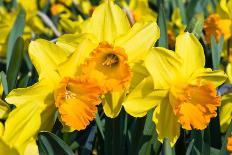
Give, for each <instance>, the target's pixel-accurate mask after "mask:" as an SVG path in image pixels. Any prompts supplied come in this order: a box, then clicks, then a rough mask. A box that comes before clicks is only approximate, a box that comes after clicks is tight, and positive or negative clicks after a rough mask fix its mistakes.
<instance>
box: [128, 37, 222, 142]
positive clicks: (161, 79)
mask: <svg viewBox="0 0 232 155" xmlns="http://www.w3.org/2000/svg"><path fill="white" fill-rule="evenodd" d="M175 47H176V50H175V52H173V51H170V50H167V49H165V48H159V47H158V48H154V49H152V50H151V51H150V53H149V54H148V55H147V57H146V59H145V66H146V68H147V69H148V71H149V73H150V74H151V76H152V79H153V83H154V85H153V88H150V89H153V92H154V93H155V97H153V98H154V102H155V103H153V105H152V104H144V105H143V106H146V107H147V109H148V110H149V109H151V108H153V107H155V106H157V107H156V109H155V111H154V113H153V121H154V122H155V124H156V131H157V133H158V139H159V140H160V141H161V142H162V141H163V139H164V138H165V137H167V138H169V140H170V142H171V145H172V146H173V145H174V144H175V142H176V140H177V139H178V137H179V132H180V127H182V128H184V129H186V130H191V129H200V130H202V129H204V128H206V127H207V125H208V123H209V121H210V118H212V117H215V116H216V109H217V107H218V106H219V105H220V98H219V96H217V92H216V87H217V86H219V85H220V84H222V83H223V82H224V81H225V79H226V75H225V74H224V73H223V71H212V70H211V69H209V68H204V65H205V57H204V51H203V48H202V46H201V44H200V42H199V41H198V40H197V38H196V37H195V36H194V35H193V34H190V33H184V34H181V35H179V36H178V37H177V39H176V46H175ZM150 87H151V86H150ZM140 106H142V105H140ZM125 108H126V111H127V112H128V113H129V114H131V115H132V116H136V114H137V113H139V112H145V111H142V110H141V109H140V108H137V110H136V111H135V110H134V109H135V108H133V109H132V110H131V107H125Z"/></svg>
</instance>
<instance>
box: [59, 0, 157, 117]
mask: <svg viewBox="0 0 232 155" xmlns="http://www.w3.org/2000/svg"><path fill="white" fill-rule="evenodd" d="M103 14H104V16H103ZM119 21H120V22H119ZM85 24H86V25H85V26H84V27H83V30H82V32H81V33H82V34H84V33H88V34H91V35H90V36H92V37H91V39H90V40H92V42H91V44H92V45H88V46H93V48H92V51H91V52H90V53H88V55H87V59H85V61H84V64H83V69H82V72H83V73H84V74H85V75H86V76H89V77H91V78H92V79H94V80H96V81H98V83H101V84H102V85H103V87H104V92H105V93H107V94H105V95H104V96H102V98H103V109H104V112H105V113H106V115H107V116H108V117H116V116H117V115H118V114H119V112H120V110H121V107H122V101H121V99H122V98H124V97H125V94H126V92H127V90H128V88H129V86H131V85H134V84H133V83H134V80H131V79H133V78H134V77H133V75H135V74H136V71H135V70H136V67H134V65H135V64H136V63H137V62H139V61H143V58H144V57H145V56H146V54H147V52H148V50H149V49H150V48H151V47H152V46H153V45H154V43H155V41H156V40H157V39H158V37H159V29H158V26H157V24H156V23H155V22H139V23H135V24H134V25H133V27H131V26H130V23H129V21H128V19H127V16H126V14H125V13H124V12H123V11H122V10H121V9H120V7H118V6H117V5H115V4H114V3H113V2H112V1H106V2H104V3H102V4H101V5H100V6H98V7H97V8H96V9H95V10H94V12H93V15H92V17H91V18H90V19H89V20H88V21H86V22H85ZM75 36H76V37H75ZM80 36H81V34H78V35H68V36H65V35H64V36H63V37H61V38H60V39H58V45H60V46H62V47H63V48H67V47H69V46H71V47H73V48H74V49H75V46H77V45H78V43H77V44H73V43H72V42H75V41H74V40H75V38H76V40H78V37H80ZM69 38H70V39H69ZM71 38H72V39H71ZM66 40H67V41H66ZM68 40H70V41H71V40H72V41H71V42H70V41H68ZM141 64H142V63H141ZM69 65H71V62H70V64H69ZM129 89H130V88H129ZM119 100H120V101H119Z"/></svg>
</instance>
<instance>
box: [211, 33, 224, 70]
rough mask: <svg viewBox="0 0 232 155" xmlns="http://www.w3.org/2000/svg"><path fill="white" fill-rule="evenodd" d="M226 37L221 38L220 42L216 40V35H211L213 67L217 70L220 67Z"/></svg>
mask: <svg viewBox="0 0 232 155" xmlns="http://www.w3.org/2000/svg"><path fill="white" fill-rule="evenodd" d="M223 42H224V37H223V36H222V37H221V38H220V41H219V43H217V42H216V39H215V37H214V36H211V52H212V60H213V69H214V70H217V69H219V68H220V54H221V50H222V47H223Z"/></svg>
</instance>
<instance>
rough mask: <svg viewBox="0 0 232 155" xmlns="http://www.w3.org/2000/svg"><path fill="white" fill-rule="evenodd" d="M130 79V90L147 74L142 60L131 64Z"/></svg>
mask: <svg viewBox="0 0 232 155" xmlns="http://www.w3.org/2000/svg"><path fill="white" fill-rule="evenodd" d="M131 70H132V74H133V75H132V79H131V82H130V90H133V89H134V88H135V87H136V86H137V85H138V84H139V83H140V82H141V81H142V80H143V79H144V78H145V77H148V76H149V73H148V71H147V69H146V68H145V66H144V63H143V62H142V61H140V62H136V63H134V64H131Z"/></svg>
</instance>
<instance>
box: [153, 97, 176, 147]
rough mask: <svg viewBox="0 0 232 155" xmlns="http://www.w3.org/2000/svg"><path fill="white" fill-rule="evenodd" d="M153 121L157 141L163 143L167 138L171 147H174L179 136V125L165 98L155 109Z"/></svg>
mask: <svg viewBox="0 0 232 155" xmlns="http://www.w3.org/2000/svg"><path fill="white" fill-rule="evenodd" d="M153 121H154V122H155V124H156V131H157V133H158V140H159V141H160V142H163V140H164V138H168V139H169V140H170V143H171V146H174V144H175V143H176V141H177V139H178V138H179V135H180V124H179V123H178V120H177V118H176V116H175V115H174V113H173V110H172V107H171V105H170V103H169V101H168V99H167V98H165V99H164V100H163V101H162V103H161V104H160V105H159V106H157V108H156V109H155V111H154V113H153Z"/></svg>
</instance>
